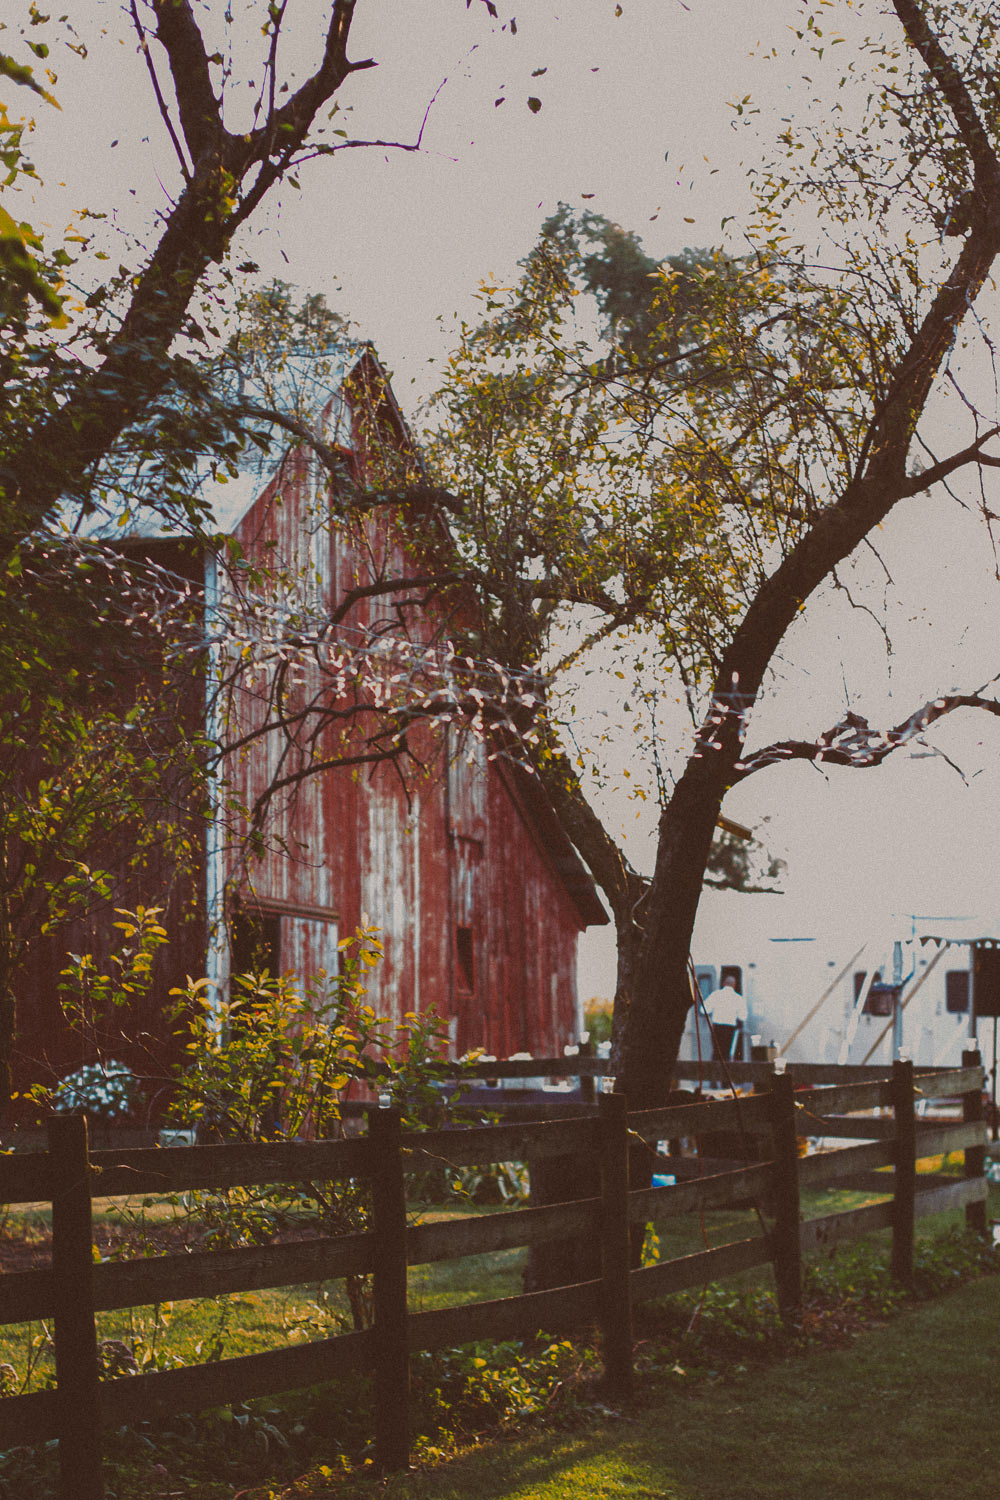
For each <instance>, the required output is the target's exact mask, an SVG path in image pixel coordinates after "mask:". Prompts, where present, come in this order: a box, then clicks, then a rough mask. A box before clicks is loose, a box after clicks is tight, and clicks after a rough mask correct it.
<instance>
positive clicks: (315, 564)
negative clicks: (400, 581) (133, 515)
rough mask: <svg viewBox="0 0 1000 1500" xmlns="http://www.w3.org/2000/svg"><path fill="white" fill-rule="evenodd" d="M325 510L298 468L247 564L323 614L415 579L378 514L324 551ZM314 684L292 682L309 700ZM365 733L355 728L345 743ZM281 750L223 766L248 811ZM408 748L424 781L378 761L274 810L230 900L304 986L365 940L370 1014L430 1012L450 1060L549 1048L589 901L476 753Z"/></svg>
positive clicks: (257, 527)
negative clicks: (260, 918)
mask: <svg viewBox="0 0 1000 1500" xmlns="http://www.w3.org/2000/svg"><path fill="white" fill-rule="evenodd" d="M323 504H324V501H323V494H322V487H319V488H317V485H316V482H315V479H314V477H313V475H312V473H311V471H310V468H309V466H308V465H307V464H305V462H304V461H303V460H302V459H301V458H296V459H295V460H294V461H293V462H292V463H290V464H289V465H287V466H286V468H285V470H284V472H283V473H282V474H281V475H280V476H279V479H278V480H277V481H276V482H275V483H274V484H272V485H271V486H269V488H268V490H267V491H265V492H264V493H263V494H262V495H261V496H260V497H259V499H258V500H257V501H256V502H255V504H254V505H253V506H252V507H251V508H250V510H249V511H248V513H247V515H246V516H245V517H244V519H243V521H242V522H241V523H240V526H239V528H238V529H237V537H238V539H239V540H240V542H241V543H242V545H243V546H244V548H245V549H246V550H247V552H248V553H249V554H250V555H251V556H252V555H254V553H255V552H256V550H257V549H258V548H260V549H261V551H262V553H263V555H265V556H266V557H267V558H268V559H269V561H270V564H271V565H272V566H274V565H277V566H278V567H279V568H283V569H286V570H287V571H288V573H289V574H292V575H297V576H299V577H300V578H301V580H302V584H303V587H304V589H306V590H307V591H308V592H309V593H310V594H311V596H312V598H313V599H314V601H315V603H316V605H317V607H318V608H321V609H323V610H324V612H325V611H329V610H330V609H331V608H333V607H335V606H336V604H337V603H338V602H339V601H340V600H341V599H343V598H344V597H345V595H346V594H347V593H348V592H349V591H350V590H352V589H354V588H357V587H358V586H364V585H367V584H369V583H371V582H372V581H374V580H375V579H378V578H381V577H393V576H400V574H406V573H407V572H412V571H413V558H412V556H409V557H408V552H407V549H406V548H404V545H403V542H402V540H401V532H400V529H399V526H398V523H397V522H396V521H395V519H394V518H392V517H391V516H389V515H387V514H386V512H384V511H382V512H378V513H376V514H375V515H374V516H368V517H366V518H364V519H363V520H358V521H355V522H352V523H350V524H348V525H345V524H340V523H338V524H337V525H336V526H331V527H329V529H328V531H327V532H326V540H325V541H324V540H323V536H324V532H323V523H324V517H323V515H322V513H321V512H322V506H323ZM379 621H387V622H392V626H393V633H397V634H398V623H397V622H396V621H395V619H394V616H393V609H392V600H391V599H385V598H372V599H363V600H361V601H359V603H358V604H357V606H356V607H355V608H354V609H353V610H352V611H351V613H350V615H349V616H348V624H347V631H348V632H354V631H359V630H360V629H361V628H366V627H370V626H372V625H373V624H376V623H378V622H379ZM436 625H437V621H436V619H435V617H434V615H433V613H432V612H431V611H430V610H428V611H425V612H424V613H423V614H422V615H416V614H415V613H414V612H413V611H412V610H411V611H410V612H409V616H408V629H409V641H410V644H420V643H425V644H427V643H430V642H432V640H433V638H434V632H435V627H436ZM349 638H351V639H354V638H355V637H354V636H353V634H351V635H350V637H349ZM400 649H401V650H405V649H406V643H403V644H402V645H401V646H400ZM317 680H318V679H316V678H314V677H313V676H310V673H309V669H306V690H307V691H308V690H309V689H310V688H313V687H315V685H316V681H317ZM243 711H244V713H245V714H246V715H247V716H248V721H249V720H252V718H253V716H254V714H255V713H258V714H259V712H260V709H259V708H255V705H254V704H253V702H252V701H250V702H248V703H247V704H246V705H245V708H244V710H243ZM369 727H370V726H369ZM363 733H364V724H363V723H362V724H360V725H359V727H358V729H357V731H356V732H355V733H354V736H353V741H352V743H356V744H358V745H360V741H361V739H362V737H363ZM284 748H285V747H284V746H283V744H282V742H281V739H280V737H279V736H274V735H272V736H270V737H269V739H268V741H267V744H266V747H261V748H260V749H258V750H256V751H255V752H254V753H253V754H251V755H248V756H246V757H245V758H243V759H242V760H240V761H239V762H238V763H237V765H236V766H235V767H234V768H233V770H232V771H231V773H230V774H232V775H233V779H234V780H235V782H236V784H237V786H238V788H239V790H240V791H241V793H242V795H243V796H244V797H245V798H246V799H247V801H248V802H253V800H254V798H255V797H256V796H257V795H259V793H260V792H261V791H262V790H263V788H264V786H265V784H266V782H267V779H268V778H269V777H273V776H274V775H276V774H278V773H279V771H281V770H284V771H285V772H287V771H288V770H289V769H291V768H294V765H295V757H294V755H293V756H292V757H291V758H288V759H286V760H285V761H284V763H283V765H279V756H280V755H281V754H282V753H283V751H284ZM320 748H321V749H322V748H324V747H323V746H322V745H321V746H320ZM325 748H326V749H327V751H329V750H330V749H332V748H333V741H332V736H331V737H330V739H329V742H328V744H327V745H326V747H325ZM422 749H423V756H422V758H423V759H424V761H425V763H426V765H427V770H426V772H419V771H415V770H413V769H412V768H411V769H408V770H407V771H406V772H405V778H406V779H405V783H404V780H403V778H402V776H401V773H400V771H399V770H398V769H397V768H396V767H395V766H394V765H390V764H382V765H377V766H375V767H368V766H361V767H357V768H353V769H350V768H344V769H333V770H330V771H328V772H324V773H322V774H320V775H318V776H312V777H309V778H308V779H307V780H306V781H304V782H303V783H302V784H301V785H300V786H299V787H298V788H297V789H296V790H295V792H294V794H293V795H291V796H289V797H288V798H286V799H284V800H283V801H281V802H280V803H278V804H276V805H275V807H274V808H273V809H272V815H271V825H270V836H269V849H268V851H267V852H266V853H265V854H264V856H263V857H262V858H261V859H259V860H257V861H255V863H254V865H253V866H252V868H251V869H250V870H249V872H248V874H247V877H246V878H245V880H244V881H243V884H244V888H245V896H244V899H245V900H247V901H249V902H250V903H251V904H253V905H256V906H257V907H258V908H259V909H260V910H261V911H262V912H272V913H274V912H280V914H281V947H282V951H281V958H280V961H281V965H282V967H283V968H287V969H295V970H297V971H298V972H300V973H301V974H302V976H303V978H305V977H307V975H308V973H309V971H310V967H312V968H318V967H321V966H324V963H325V964H326V966H328V963H329V942H330V941H336V940H337V939H338V938H345V937H349V936H350V935H351V934H352V933H353V932H354V930H355V929H356V928H357V927H358V926H359V925H362V924H367V925H372V926H375V927H377V928H378V929H379V931H380V933H381V936H382V941H383V944H384V957H383V961H382V963H381V964H380V965H379V967H378V969H377V970H376V971H374V972H373V974H372V977H371V983H370V997H371V1000H372V1003H373V1004H374V1005H375V1007H376V1008H377V1009H378V1010H379V1012H380V1013H382V1014H385V1015H389V1016H392V1017H394V1018H395V1019H397V1020H399V1019H401V1018H402V1016H403V1015H404V1014H405V1013H406V1012H408V1011H417V1012H426V1011H428V1010H434V1011H436V1012H437V1013H438V1014H439V1015H440V1016H441V1017H442V1018H444V1019H446V1020H447V1021H449V1022H450V1023H451V1024H450V1035H451V1041H452V1045H453V1048H454V1050H455V1052H456V1053H458V1054H460V1053H462V1052H463V1051H466V1050H468V1049H470V1048H472V1047H484V1048H485V1049H486V1050H487V1051H488V1052H493V1053H496V1054H497V1055H501V1056H504V1055H507V1054H508V1053H510V1052H512V1051H533V1052H535V1053H543V1052H551V1051H560V1050H561V1048H562V1046H563V1045H564V1044H565V1043H566V1042H569V1041H570V1040H571V1039H572V1038H573V1036H574V1035H575V1031H576V941H577V936H578V934H579V932H580V931H581V930H582V928H583V927H585V926H587V925H588V924H589V923H592V922H597V921H603V920H604V916H603V912H602V911H601V909H600V906H599V903H598V902H597V900H596V897H595V896H594V895H593V891H592V888H591V887H590V885H589V882H588V881H587V879H586V877H584V876H583V874H582V867H580V866H579V863H578V861H576V859H575V856H574V855H572V852H571V851H570V850H569V846H568V843H567V841H566V840H565V836H564V835H562V834H561V830H559V829H558V827H557V825H554V822H553V825H552V826H550V827H548V828H547V830H546V836H545V837H543V836H542V835H541V834H540V833H539V830H538V828H537V827H536V826H534V813H533V809H532V808H531V807H530V806H529V805H526V804H525V802H524V800H523V798H520V797H519V796H518V795H517V793H516V790H515V785H514V778H512V774H511V773H510V772H507V773H505V772H504V771H503V770H502V768H501V766H500V765H499V764H498V763H496V762H492V761H490V760H489V759H488V747H487V745H486V744H484V743H483V742H482V741H481V740H476V739H475V738H473V737H471V736H467V735H463V736H461V737H459V736H457V735H456V734H455V732H454V731H446V730H438V731H434V732H431V731H429V730H428V731H427V732H426V733H425V735H424V742H423V746H422ZM535 801H536V803H537V801H538V794H537V793H536V797H535ZM560 838H561V840H562V845H563V846H564V847H563V849H562V853H563V857H564V859H565V860H568V861H569V862H570V863H571V864H573V865H574V867H575V875H576V897H575V899H574V896H573V895H571V894H570V891H569V890H568V889H567V885H566V882H565V880H564V878H563V877H562V876H561V875H560V874H559V873H558V872H557V870H556V868H555V867H554V865H553V862H552V859H551V856H550V853H548V852H547V851H546V839H547V840H548V842H549V844H551V842H552V841H553V840H555V841H556V842H558V841H559V839H560ZM323 918H325V920H326V927H325V929H324V928H322V927H320V926H318V925H317V924H318V923H319V922H320V920H321V919H323ZM310 923H311V926H310V925H309V924H310ZM293 954H294V958H293Z"/></svg>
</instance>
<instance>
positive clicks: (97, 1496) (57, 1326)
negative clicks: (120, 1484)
mask: <svg viewBox="0 0 1000 1500" xmlns="http://www.w3.org/2000/svg"><path fill="white" fill-rule="evenodd" d="M48 1146H49V1165H50V1170H51V1173H52V1285H53V1305H54V1314H55V1315H54V1318H53V1324H54V1331H55V1345H56V1387H57V1399H58V1411H59V1475H60V1493H61V1495H62V1497H63V1500H103V1497H104V1481H103V1479H102V1476H101V1390H100V1378H99V1371H98V1363H97V1328H96V1325H95V1321H94V1249H93V1244H94V1239H93V1225H92V1222H91V1204H90V1156H89V1153H88V1150H87V1120H86V1116H85V1115H53V1116H52V1117H51V1119H50V1120H49V1122H48Z"/></svg>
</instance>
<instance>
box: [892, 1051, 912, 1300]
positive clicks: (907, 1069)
mask: <svg viewBox="0 0 1000 1500" xmlns="http://www.w3.org/2000/svg"><path fill="white" fill-rule="evenodd" d="M892 1112H893V1115H894V1117H895V1125H896V1135H895V1141H894V1143H893V1145H894V1150H895V1163H894V1166H895V1170H894V1173H893V1199H892V1275H893V1279H894V1280H895V1281H898V1282H901V1283H902V1285H903V1286H910V1285H911V1284H912V1282H913V1236H914V1223H915V1219H916V1198H917V1122H916V1116H915V1114H914V1109H913V1063H912V1062H911V1061H910V1059H909V1058H905V1059H903V1058H897V1059H896V1061H895V1062H894V1063H893V1065H892Z"/></svg>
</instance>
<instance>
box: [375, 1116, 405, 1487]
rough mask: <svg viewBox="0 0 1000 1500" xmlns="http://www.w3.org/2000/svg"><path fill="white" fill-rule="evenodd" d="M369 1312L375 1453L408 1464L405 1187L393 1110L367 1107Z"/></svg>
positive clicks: (394, 1464)
mask: <svg viewBox="0 0 1000 1500" xmlns="http://www.w3.org/2000/svg"><path fill="white" fill-rule="evenodd" d="M368 1135H369V1138H370V1140H371V1143H372V1153H373V1156H374V1161H373V1163H372V1167H373V1171H372V1236H373V1255H374V1277H373V1282H374V1286H373V1301H374V1312H375V1457H376V1461H377V1463H378V1465H379V1467H380V1468H382V1469H405V1468H406V1467H407V1465H408V1464H409V1460H410V1452H409V1441H410V1434H409V1410H408V1407H409V1395H410V1361H409V1351H408V1348H407V1326H406V1186H405V1183H404V1181H403V1158H402V1154H401V1150H400V1147H401V1141H402V1125H401V1121H400V1113H399V1110H398V1109H370V1110H369V1111H368Z"/></svg>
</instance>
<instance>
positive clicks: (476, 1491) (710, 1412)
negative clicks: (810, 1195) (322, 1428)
mask: <svg viewBox="0 0 1000 1500" xmlns="http://www.w3.org/2000/svg"><path fill="white" fill-rule="evenodd" d="M998 1348H1000V1277H997V1276H993V1277H989V1278H987V1279H984V1280H981V1281H977V1282H973V1283H971V1284H969V1285H967V1286H965V1287H962V1288H961V1289H959V1290H957V1291H955V1292H953V1293H951V1294H949V1295H947V1296H944V1297H942V1298H940V1299H938V1300H937V1301H935V1302H932V1303H928V1304H924V1305H923V1306H920V1307H918V1308H916V1309H913V1310H909V1311H907V1312H906V1313H904V1314H903V1315H902V1316H900V1317H898V1318H896V1319H895V1320H893V1321H892V1322H891V1323H889V1324H887V1325H885V1326H882V1327H875V1328H872V1329H870V1330H869V1331H867V1332H866V1333H864V1334H862V1335H861V1336H860V1337H859V1338H858V1339H857V1340H856V1341H855V1342H854V1343H853V1344H852V1345H851V1346H850V1347H849V1348H845V1349H834V1350H823V1351H811V1352H806V1353H802V1354H797V1355H795V1356H794V1357H792V1358H789V1359H787V1360H783V1361H781V1362H780V1363H777V1364H774V1365H771V1366H769V1367H764V1368H755V1369H753V1370H751V1371H747V1372H744V1373H742V1374H735V1375H731V1376H721V1375H720V1376H719V1377H718V1378H716V1379H714V1380H703V1381H701V1382H700V1383H697V1384H692V1385H691V1386H690V1387H688V1386H686V1385H685V1384H684V1382H683V1380H680V1379H677V1378H675V1379H673V1380H667V1379H665V1378H663V1377H654V1378H651V1379H649V1380H647V1381H646V1382H645V1383H644V1384H643V1386H642V1387H641V1388H640V1390H639V1393H638V1396H637V1399H636V1401H635V1402H634V1403H633V1405H632V1406H631V1407H629V1408H628V1409H623V1410H620V1411H615V1412H612V1411H609V1410H608V1409H606V1408H601V1407H596V1406H595V1407H594V1408H593V1409H592V1410H591V1411H590V1412H589V1413H587V1414H586V1415H585V1417H583V1418H581V1419H578V1420H577V1422H576V1423H575V1424H574V1425H573V1426H572V1427H571V1428H570V1429H569V1430H564V1431H561V1432H560V1431H556V1432H551V1431H548V1432H542V1433H535V1434H533V1435H528V1436H523V1437H520V1438H517V1439H515V1440H513V1441H507V1442H496V1443H490V1444H488V1445H486V1446H485V1447H483V1448H482V1449H480V1450H478V1451H477V1452H475V1453H472V1454H470V1455H469V1456H467V1457H464V1458H461V1459H459V1460H457V1461H454V1462H452V1463H450V1464H447V1465H444V1466H441V1467H438V1468H434V1469H430V1470H425V1471H422V1472H416V1473H412V1474H407V1475H397V1476H394V1477H393V1478H391V1479H389V1480H388V1482H386V1483H385V1485H384V1487H383V1486H382V1485H381V1484H376V1483H375V1482H374V1481H359V1480H355V1481H353V1482H349V1483H346V1484H344V1485H339V1484H338V1485H337V1486H336V1488H334V1489H328V1490H327V1489H323V1488H316V1489H310V1490H308V1491H306V1490H303V1491H302V1492H301V1493H308V1494H310V1495H314V1496H316V1497H319V1496H321V1495H325V1494H329V1495H330V1496H331V1497H333V1496H336V1497H338V1500H361V1497H366V1500H367V1497H369V1496H372V1495H374V1494H376V1493H377V1494H378V1495H379V1496H384V1497H385V1500H500V1497H504V1500H626V1497H627V1500H799V1497H802V1500H805V1497H808V1500H941V1497H944V1496H955V1497H963V1500H965V1497H970V1500H971V1497H978V1496H987V1495H990V1494H992V1493H994V1487H995V1484H996V1474H997V1472H998V1469H1000V1421H998V1413H1000V1359H998V1357H997V1350H998ZM290 1493H293V1492H290Z"/></svg>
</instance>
